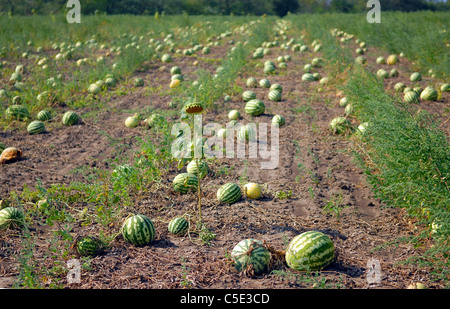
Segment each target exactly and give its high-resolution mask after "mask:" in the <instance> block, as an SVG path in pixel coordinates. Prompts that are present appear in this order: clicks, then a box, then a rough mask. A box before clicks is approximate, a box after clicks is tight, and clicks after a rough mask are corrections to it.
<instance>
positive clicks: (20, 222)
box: [0, 207, 25, 230]
mask: <svg viewBox="0 0 450 309" xmlns="http://www.w3.org/2000/svg"><path fill="white" fill-rule="evenodd" d="M24 226H25V216H24V214H23V212H22V211H21V210H20V209H19V208H16V207H6V208H3V209H2V210H0V230H3V229H20V228H22V227H24Z"/></svg>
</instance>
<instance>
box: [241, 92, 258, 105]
mask: <svg viewBox="0 0 450 309" xmlns="http://www.w3.org/2000/svg"><path fill="white" fill-rule="evenodd" d="M253 99H256V94H255V93H254V92H253V91H251V90H247V91H244V92H243V93H242V100H244V102H248V101H250V100H253Z"/></svg>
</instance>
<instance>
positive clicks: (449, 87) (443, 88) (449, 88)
mask: <svg viewBox="0 0 450 309" xmlns="http://www.w3.org/2000/svg"><path fill="white" fill-rule="evenodd" d="M449 91H450V84H447V83H444V84H442V85H441V92H449ZM0 97H1V96H0Z"/></svg>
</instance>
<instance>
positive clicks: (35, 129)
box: [27, 120, 45, 134]
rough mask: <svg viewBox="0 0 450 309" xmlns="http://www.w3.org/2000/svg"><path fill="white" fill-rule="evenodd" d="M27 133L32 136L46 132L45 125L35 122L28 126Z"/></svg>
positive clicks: (38, 121)
mask: <svg viewBox="0 0 450 309" xmlns="http://www.w3.org/2000/svg"><path fill="white" fill-rule="evenodd" d="M27 131H28V133H30V134H40V133H42V132H44V131H45V125H44V123H43V122H42V121H40V120H34V121H32V122H30V124H29V125H28V127H27Z"/></svg>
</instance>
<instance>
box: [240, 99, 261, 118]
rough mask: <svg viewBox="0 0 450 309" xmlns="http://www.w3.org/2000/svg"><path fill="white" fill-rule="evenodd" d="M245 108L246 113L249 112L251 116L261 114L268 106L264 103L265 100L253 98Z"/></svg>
mask: <svg viewBox="0 0 450 309" xmlns="http://www.w3.org/2000/svg"><path fill="white" fill-rule="evenodd" d="M244 110H245V113H246V114H249V115H251V116H260V115H262V114H264V112H265V111H266V106H265V105H264V102H263V101H261V100H259V99H253V100H250V101H248V102H247V104H245V108H244Z"/></svg>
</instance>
